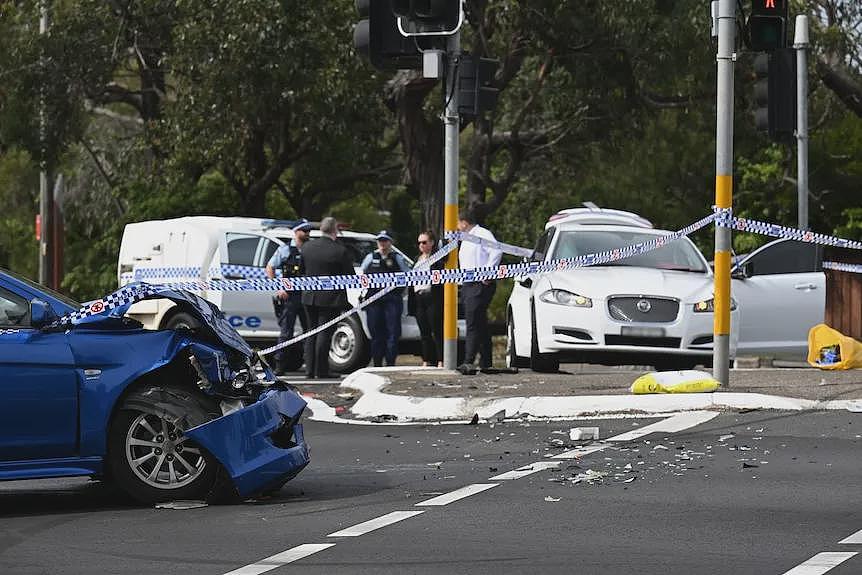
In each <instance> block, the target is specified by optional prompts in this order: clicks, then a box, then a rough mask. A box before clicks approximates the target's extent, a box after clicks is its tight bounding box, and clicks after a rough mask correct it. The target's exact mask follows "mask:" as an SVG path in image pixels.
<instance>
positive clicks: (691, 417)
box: [607, 411, 718, 441]
mask: <svg viewBox="0 0 862 575" xmlns="http://www.w3.org/2000/svg"><path fill="white" fill-rule="evenodd" d="M716 416H718V412H717V411H685V412H683V413H678V414H676V415H674V416H673V417H668V418H667V419H662V420H661V421H656V422H655V423H651V424H649V425H645V426H643V427H639V428H637V429H633V430H631V431H628V432H626V433H622V434H620V435H615V436H614V437H609V438H608V439H607V441H631V440H633V439H639V438H641V437H643V436H644V435H649V434H650V433H657V432H665V433H677V432H680V431H683V430H686V429H688V428H689V427H694V426H695V425H700V424H701V423H706V422H707V421H709V420H711V419H712V418H714V417H716Z"/></svg>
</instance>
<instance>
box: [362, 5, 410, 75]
mask: <svg viewBox="0 0 862 575" xmlns="http://www.w3.org/2000/svg"><path fill="white" fill-rule="evenodd" d="M355 5H356V11H357V12H359V17H360V18H362V20H360V21H359V22H358V23H357V24H356V26H355V27H354V28H353V45H354V47H355V48H356V51H357V52H358V53H360V54H362V55H363V56H365V57H366V58H368V59H369V61H370V62H371V65H372V66H374V67H375V68H377V69H378V70H421V69H422V52H421V51H420V50H419V48H418V47H417V45H416V41H415V39H414V38H405V37H404V36H402V35H401V33H400V32H399V31H398V25H397V23H396V16H395V14H394V13H393V12H392V8H391V6H390V3H389V0H355Z"/></svg>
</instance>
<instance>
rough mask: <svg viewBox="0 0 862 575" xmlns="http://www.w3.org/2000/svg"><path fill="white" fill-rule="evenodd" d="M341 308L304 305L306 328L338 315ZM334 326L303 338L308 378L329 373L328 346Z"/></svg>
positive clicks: (310, 328) (323, 376) (314, 326)
mask: <svg viewBox="0 0 862 575" xmlns="http://www.w3.org/2000/svg"><path fill="white" fill-rule="evenodd" d="M340 311H341V310H340V309H339V308H337V307H323V306H317V305H307V306H305V313H306V315H307V316H308V329H309V330H313V329H314V328H316V327H318V326H321V325H323V324H325V323H326V322H328V321H329V320H331V319H333V318H334V317H336V316H337V315H338V313H339V312H340ZM334 331H335V326H334V325H333V326H331V327H329V328H327V329H325V330H323V331H322V332H320V333H318V334H317V335H313V336H311V337H309V338H307V339H306V340H305V374H306V375H307V376H308V377H309V378H321V379H322V378H327V377H330V374H329V347H330V345H331V344H332V334H333V332H334Z"/></svg>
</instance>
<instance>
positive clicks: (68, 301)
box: [3, 269, 81, 308]
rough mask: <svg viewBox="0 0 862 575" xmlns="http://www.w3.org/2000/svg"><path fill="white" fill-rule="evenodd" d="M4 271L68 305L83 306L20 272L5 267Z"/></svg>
mask: <svg viewBox="0 0 862 575" xmlns="http://www.w3.org/2000/svg"><path fill="white" fill-rule="evenodd" d="M3 271H4V272H5V273H7V274H9V275H10V276H12V277H14V278H15V279H16V280H18V281H20V282H23V283H25V284H27V285H28V286H30V287H31V288H33V289H36V290H39V291H43V292H45V293H47V294H48V295H50V296H52V297H54V298H56V299H58V300H60V301H61V302H63V303H64V304H66V305H68V306H69V307H74V308H79V307H81V304H80V303H78V302H76V301H75V300H73V299H72V298H70V297H69V296H65V295H63V294H61V293H60V292H56V291H54V290H52V289H51V288H49V287H45V286H43V285H42V284H38V283H36V282H34V281H33V280H31V279H29V278H26V277H24V276H22V275H20V274H16V273H15V272H13V271H9V270H7V269H4V270H3Z"/></svg>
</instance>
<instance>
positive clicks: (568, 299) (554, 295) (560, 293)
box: [539, 289, 593, 307]
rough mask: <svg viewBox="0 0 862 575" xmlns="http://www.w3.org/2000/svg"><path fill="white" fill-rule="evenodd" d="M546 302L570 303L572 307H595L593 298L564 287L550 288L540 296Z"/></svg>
mask: <svg viewBox="0 0 862 575" xmlns="http://www.w3.org/2000/svg"><path fill="white" fill-rule="evenodd" d="M539 299H540V300H542V301H543V302H545V303H555V304H558V305H570V306H572V307H593V300H591V299H590V298H588V297H584V296H582V295H578V294H576V293H572V292H570V291H566V290H564V289H549V290H548V291H546V292H545V293H543V294H542V295H540V296H539Z"/></svg>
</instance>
